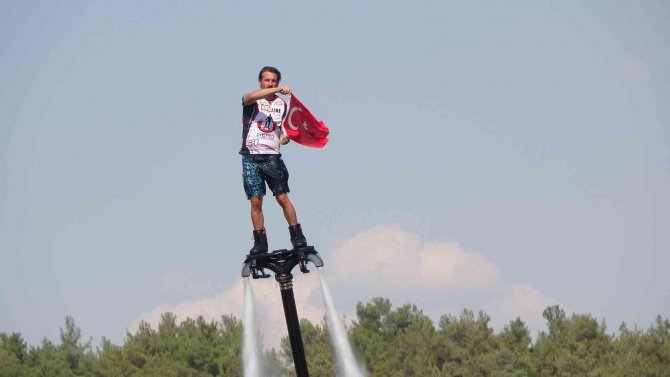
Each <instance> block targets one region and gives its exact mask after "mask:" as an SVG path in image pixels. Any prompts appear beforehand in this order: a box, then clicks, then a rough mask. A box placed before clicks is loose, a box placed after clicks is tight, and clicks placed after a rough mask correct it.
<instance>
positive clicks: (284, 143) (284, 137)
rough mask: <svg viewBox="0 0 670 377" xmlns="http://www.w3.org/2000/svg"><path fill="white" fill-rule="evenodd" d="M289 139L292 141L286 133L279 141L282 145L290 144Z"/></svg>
mask: <svg viewBox="0 0 670 377" xmlns="http://www.w3.org/2000/svg"><path fill="white" fill-rule="evenodd" d="M289 141H291V139H289V138H288V136H286V135H281V136H280V137H279V142H280V143H281V145H286V144H288V142H289Z"/></svg>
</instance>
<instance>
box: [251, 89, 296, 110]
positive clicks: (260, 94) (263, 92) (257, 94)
mask: <svg viewBox="0 0 670 377" xmlns="http://www.w3.org/2000/svg"><path fill="white" fill-rule="evenodd" d="M276 93H281V94H284V95H288V94H291V88H289V87H288V86H278V87H276V88H266V89H258V90H256V91H253V92H251V93H247V94H245V95H244V96H242V105H244V106H247V105H251V104H252V103H254V102H256V101H258V100H259V99H261V98H265V97H267V96H269V95H271V94H276Z"/></svg>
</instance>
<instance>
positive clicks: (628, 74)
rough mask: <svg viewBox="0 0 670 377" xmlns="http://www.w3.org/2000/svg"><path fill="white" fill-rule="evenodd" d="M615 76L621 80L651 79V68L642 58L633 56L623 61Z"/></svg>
mask: <svg viewBox="0 0 670 377" xmlns="http://www.w3.org/2000/svg"><path fill="white" fill-rule="evenodd" d="M615 76H616V78H617V79H619V80H621V81H649V79H650V78H651V69H650V68H649V66H648V65H647V63H645V62H644V61H643V60H642V59H638V58H633V59H629V60H626V61H625V62H623V63H621V65H619V66H618V67H617V69H616V71H615Z"/></svg>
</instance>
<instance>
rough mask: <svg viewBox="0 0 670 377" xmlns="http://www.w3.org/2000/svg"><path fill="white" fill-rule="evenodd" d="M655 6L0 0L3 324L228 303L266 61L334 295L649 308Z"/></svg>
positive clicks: (668, 56) (663, 68)
mask: <svg viewBox="0 0 670 377" xmlns="http://www.w3.org/2000/svg"><path fill="white" fill-rule="evenodd" d="M669 21H670V7H669V6H668V5H667V4H666V3H664V2H662V1H646V2H643V3H637V2H627V1H610V2H607V3H603V2H586V3H585V2H576V1H566V2H560V3H556V2H528V1H508V2H483V1H473V2H442V1H417V2H412V3H409V2H407V3H393V2H391V3H389V2H381V1H370V2H354V1H341V2H336V3H333V2H331V3H323V2H308V1H283V2H271V1H260V2H247V1H244V2H243V1H234V2H231V1H204V0H203V1H193V2H189V3H183V2H177V1H152V2H146V3H144V4H139V3H138V2H132V1H116V2H106V1H53V2H37V1H11V0H9V1H7V0H5V1H2V2H0V173H1V174H0V331H3V332H14V331H18V332H21V333H22V334H23V335H24V337H25V338H26V339H27V340H28V341H29V342H30V343H37V342H39V341H40V340H41V339H42V338H43V337H49V338H51V339H54V340H56V339H58V334H59V332H58V331H59V327H60V326H62V324H63V321H64V317H65V316H66V315H71V316H73V317H74V318H75V321H76V323H77V325H78V326H79V327H81V329H82V333H83V335H84V336H91V337H93V338H94V339H96V340H97V339H99V338H100V337H101V336H107V337H108V338H110V339H112V340H113V341H115V342H117V343H120V342H122V341H123V336H124V335H125V331H126V329H130V330H132V328H133V326H134V324H136V323H137V321H138V320H141V319H145V320H149V321H151V320H154V321H155V318H156V313H159V312H160V311H161V310H172V311H175V312H177V313H178V314H180V315H181V316H182V317H183V316H185V315H189V314H190V315H197V314H203V315H207V316H209V317H210V318H217V316H220V314H225V313H228V312H230V313H234V314H237V315H238V316H239V314H240V311H241V308H240V305H239V300H241V295H242V291H241V283H240V279H239V271H240V267H241V261H242V259H243V257H244V255H245V254H246V253H247V251H248V250H249V248H250V246H251V239H250V238H251V223H250V220H249V209H248V203H247V201H246V199H245V196H244V193H243V190H242V185H241V179H240V165H241V163H240V158H239V156H238V155H237V152H238V150H239V147H240V143H241V124H240V119H241V106H240V99H241V96H242V94H243V93H244V92H246V91H249V90H252V89H255V88H256V87H257V85H258V84H257V81H256V76H257V74H258V70H259V69H260V68H261V67H262V66H264V65H274V66H277V67H278V68H279V69H280V70H281V71H282V73H283V81H282V82H283V83H284V84H285V85H288V86H290V87H291V88H292V89H293V90H294V92H295V93H296V94H297V95H298V96H299V97H300V99H301V100H302V102H303V103H304V104H305V105H307V106H308V107H309V108H310V110H312V112H313V113H314V114H315V115H316V116H317V117H319V118H321V119H323V120H324V121H325V123H326V124H327V125H328V126H329V127H330V129H331V141H330V143H329V144H328V145H327V146H326V148H324V149H322V150H315V149H308V148H305V147H301V146H299V145H296V144H290V145H289V146H287V147H285V148H284V149H283V154H284V158H285V161H286V163H287V165H288V168H289V171H290V173H291V180H290V185H291V188H292V194H291V197H292V200H293V202H294V204H295V205H296V208H297V211H298V217H299V220H300V222H301V223H302V224H303V227H304V229H305V232H306V235H307V237H308V240H309V241H310V243H311V244H314V245H316V246H317V249H318V250H319V251H320V252H321V254H322V255H323V257H324V260H325V263H326V269H327V272H328V278H329V283H330V284H331V288H332V290H333V295H334V296H335V297H334V298H335V300H336V303H337V304H338V308H339V309H340V310H341V311H342V312H343V313H349V315H351V313H352V311H353V308H354V306H355V303H356V302H357V301H364V302H365V301H367V300H369V299H370V298H371V297H375V296H384V297H390V298H392V300H393V302H394V303H395V304H397V305H400V304H403V303H406V302H411V303H416V304H417V305H418V306H419V307H420V308H423V309H424V310H425V311H426V312H427V313H429V314H431V315H433V316H437V315H439V314H445V313H451V314H458V313H459V312H460V311H461V309H462V308H464V307H470V308H472V309H475V310H479V309H482V310H485V311H487V312H488V313H489V314H490V315H491V316H492V317H493V321H494V322H496V323H495V324H496V325H497V326H501V325H502V324H504V323H505V322H507V321H509V320H511V319H513V318H515V317H516V316H517V315H519V316H521V317H522V319H524V320H525V321H527V322H528V323H529V325H530V326H531V327H532V329H533V330H534V331H538V330H542V318H541V309H542V308H543V306H544V305H546V304H553V303H557V304H560V305H561V306H563V307H564V308H566V309H567V310H568V311H569V312H577V313H590V314H593V315H594V316H596V317H597V318H602V319H605V320H606V322H607V324H608V326H609V328H610V330H611V331H615V330H616V329H617V328H618V326H619V324H620V323H621V322H622V321H625V322H627V323H628V324H635V323H636V324H637V325H638V326H640V327H642V328H646V327H647V326H648V325H650V324H651V322H652V321H653V319H654V317H655V316H656V315H657V314H661V315H663V316H665V317H667V316H668V315H669V314H670V293H669V292H670V277H668V276H669V275H668V274H667V270H668V268H667V266H668V265H670V236H669V235H668V232H667V228H668V224H670V194H669V193H670V136H669V135H670V110H668V108H667V106H664V105H663V104H664V103H665V104H667V103H670V76H669V73H670V72H669V71H670V70H669V69H668V67H670V48H669V47H668V46H670V41H669V38H670V22H669ZM267 199H268V200H266V205H265V216H266V226H267V228H268V233H269V238H270V245H271V248H284V247H287V246H288V244H289V242H288V231H287V229H286V224H285V222H284V219H283V217H282V215H281V212H280V210H279V207H278V206H277V205H275V204H274V203H273V200H272V198H271V197H268V198H267ZM389 240H391V241H389ZM408 266H411V267H408ZM464 271H465V272H467V273H464ZM354 272H355V273H354ZM299 279H302V280H299ZM399 281H402V282H403V283H402V284H399ZM301 282H302V283H301ZM257 283H258V284H256V285H255V287H257V294H258V295H259V296H260V297H271V296H272V294H276V296H278V295H279V294H278V292H277V291H276V287H275V286H274V285H273V282H257ZM300 285H303V286H305V287H311V288H313V290H310V289H311V288H310V289H307V288H304V296H302V298H301V297H297V300H298V303H299V307H298V310H299V312H300V313H301V314H303V313H304V315H306V316H308V317H310V318H313V319H317V320H318V318H320V316H322V312H319V310H322V309H323V305H322V304H320V303H319V301H318V299H317V298H315V294H314V292H315V290H316V288H315V287H316V286H315V285H314V279H313V278H312V277H301V278H298V279H297V281H296V289H300V288H297V287H298V286H300ZM261 287H266V288H261ZM263 289H266V290H267V292H265V291H263ZM263 292H265V293H263ZM296 292H298V291H296ZM264 294H266V296H263V295H264ZM267 300H268V301H271V298H268V299H267ZM267 310H268V312H272V313H275V311H276V310H279V311H280V310H281V309H280V308H277V305H269V304H268V307H267Z"/></svg>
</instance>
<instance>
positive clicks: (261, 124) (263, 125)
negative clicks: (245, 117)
mask: <svg viewBox="0 0 670 377" xmlns="http://www.w3.org/2000/svg"><path fill="white" fill-rule="evenodd" d="M256 125H257V126H258V129H259V130H261V131H263V132H265V133H269V132H274V131H275V130H276V129H277V123H275V121H274V120H272V117H271V116H268V117H267V118H265V119H264V120H260V121H258V122H256Z"/></svg>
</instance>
